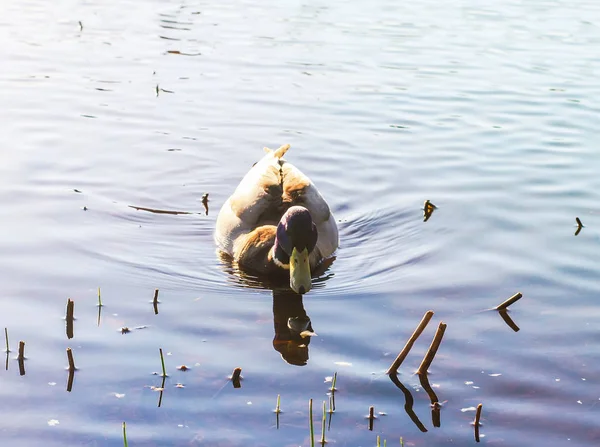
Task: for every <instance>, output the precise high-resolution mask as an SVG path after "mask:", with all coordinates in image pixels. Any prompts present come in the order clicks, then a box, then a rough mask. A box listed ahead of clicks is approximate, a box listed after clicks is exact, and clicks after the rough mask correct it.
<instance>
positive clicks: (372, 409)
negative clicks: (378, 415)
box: [369, 405, 375, 431]
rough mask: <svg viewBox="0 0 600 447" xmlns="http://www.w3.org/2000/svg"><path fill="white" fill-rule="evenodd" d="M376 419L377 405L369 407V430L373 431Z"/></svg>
mask: <svg viewBox="0 0 600 447" xmlns="http://www.w3.org/2000/svg"><path fill="white" fill-rule="evenodd" d="M374 420H375V407H374V406H372V405H371V406H370V407H369V430H370V431H373V421H374Z"/></svg>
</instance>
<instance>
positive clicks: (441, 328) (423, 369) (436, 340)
mask: <svg viewBox="0 0 600 447" xmlns="http://www.w3.org/2000/svg"><path fill="white" fill-rule="evenodd" d="M445 331H446V323H444V322H443V321H442V322H440V324H439V325H438V328H437V331H436V332H435V336H434V337H433V341H432V342H431V345H430V346H429V349H428V350H427V354H425V357H423V361H422V362H421V365H420V366H419V369H418V371H417V374H427V370H428V369H429V366H431V362H433V358H434V357H435V354H436V353H437V350H438V348H439V347H440V343H441V342H442V338H444V332H445Z"/></svg>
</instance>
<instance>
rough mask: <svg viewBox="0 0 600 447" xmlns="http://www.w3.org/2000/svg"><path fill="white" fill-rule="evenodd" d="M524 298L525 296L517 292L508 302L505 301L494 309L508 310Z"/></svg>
mask: <svg viewBox="0 0 600 447" xmlns="http://www.w3.org/2000/svg"><path fill="white" fill-rule="evenodd" d="M522 297H523V294H522V293H521V292H517V293H515V294H514V295H513V296H511V297H510V298H509V299H507V300H506V301H504V302H503V303H502V304H500V305H498V306H496V307H495V308H494V309H496V310H503V309H506V308H507V307H508V306H510V305H511V304H513V303H515V302H517V301H519V300H520V299H521V298H522Z"/></svg>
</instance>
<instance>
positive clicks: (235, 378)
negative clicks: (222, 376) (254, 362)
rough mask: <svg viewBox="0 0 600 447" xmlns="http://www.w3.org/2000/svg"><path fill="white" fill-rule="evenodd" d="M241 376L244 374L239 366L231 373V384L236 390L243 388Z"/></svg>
mask: <svg viewBox="0 0 600 447" xmlns="http://www.w3.org/2000/svg"><path fill="white" fill-rule="evenodd" d="M241 374H242V368H240V367H239V366H238V367H237V368H235V369H234V370H233V373H231V382H232V383H233V387H234V388H241V387H242V383H241V378H242V376H241Z"/></svg>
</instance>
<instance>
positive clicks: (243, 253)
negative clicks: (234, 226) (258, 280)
mask: <svg viewBox="0 0 600 447" xmlns="http://www.w3.org/2000/svg"><path fill="white" fill-rule="evenodd" d="M276 231H277V228H276V227H275V226H273V225H263V226H261V227H258V228H256V229H255V230H253V231H251V232H250V233H248V234H247V235H246V236H244V238H243V240H242V241H240V245H238V246H237V247H236V248H237V249H236V250H235V252H234V259H235V260H236V261H237V263H238V264H239V265H240V266H241V267H244V268H246V269H250V270H252V271H254V272H256V273H272V272H276V271H278V270H279V267H277V266H276V265H275V263H274V262H273V260H272V259H271V256H270V250H271V248H272V247H273V244H274V243H275V233H276ZM236 245H237V244H236Z"/></svg>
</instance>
